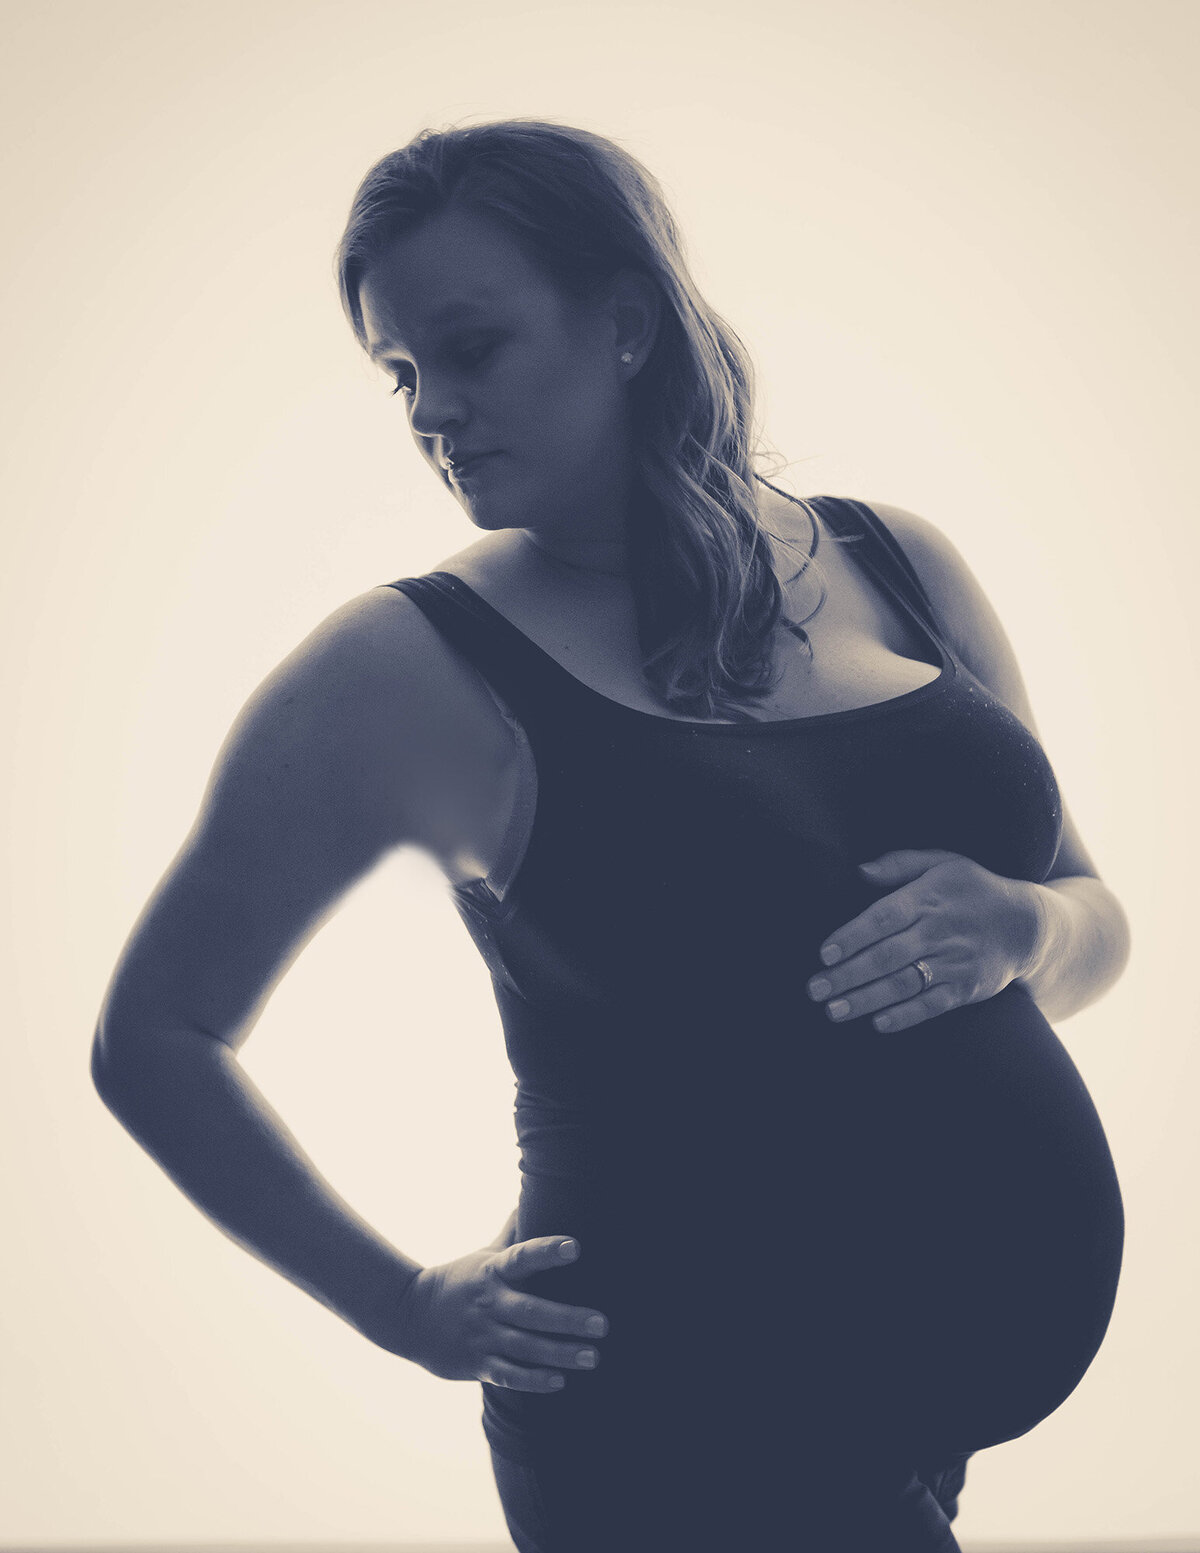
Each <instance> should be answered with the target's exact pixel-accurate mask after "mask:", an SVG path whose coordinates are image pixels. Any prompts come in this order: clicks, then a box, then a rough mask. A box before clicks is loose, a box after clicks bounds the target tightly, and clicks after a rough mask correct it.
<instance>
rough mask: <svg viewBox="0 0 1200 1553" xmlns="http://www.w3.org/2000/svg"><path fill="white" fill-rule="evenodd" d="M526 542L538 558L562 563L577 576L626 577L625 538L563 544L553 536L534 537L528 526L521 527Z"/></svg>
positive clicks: (616, 578) (627, 569) (617, 578)
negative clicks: (525, 527)
mask: <svg viewBox="0 0 1200 1553" xmlns="http://www.w3.org/2000/svg"><path fill="white" fill-rule="evenodd" d="M521 533H522V536H523V537H524V539H525V542H526V545H527V546H528V547H529V548H530V549H531V550H533V551H535V552H536V554H537V556H538V558H539V559H540V560H543V561H549V562H550V563H551V564H552V565H553V566H561V567H565V568H566V569H567V570H568V571H571V572H574V573H575V574H576V575H577V576H580V577H594V578H599V577H610V578H613V579H614V580H618V581H627V580H628V578H629V562H628V555H627V552H626V548H625V542H624V540H620V539H595V540H587V539H585V540H582V541H579V542H572V543H569V544H564V543H563V542H562V541H561V540H559V539H557V538H555V539H550V540H547V539H546V538H544V537H542V536H538V537H535V536H534V535H533V534H532V533H530V531H529V530H528V529H522V530H521Z"/></svg>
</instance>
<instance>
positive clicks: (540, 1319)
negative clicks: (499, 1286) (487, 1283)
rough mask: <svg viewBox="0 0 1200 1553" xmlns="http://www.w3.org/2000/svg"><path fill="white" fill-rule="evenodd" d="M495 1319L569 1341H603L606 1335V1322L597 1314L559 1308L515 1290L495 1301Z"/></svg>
mask: <svg viewBox="0 0 1200 1553" xmlns="http://www.w3.org/2000/svg"><path fill="white" fill-rule="evenodd" d="M496 1316H497V1319H498V1320H501V1321H507V1322H508V1323H509V1325H510V1326H514V1327H524V1328H525V1329H526V1330H527V1331H532V1332H559V1333H563V1334H565V1335H567V1336H571V1337H605V1336H606V1335H607V1333H608V1320H607V1318H606V1317H605V1316H603V1315H602V1314H601V1313H600V1311H598V1310H589V1309H588V1308H587V1307H586V1306H584V1305H560V1304H558V1303H557V1302H556V1301H554V1300H545V1299H542V1298H540V1297H539V1296H538V1295H536V1294H527V1293H524V1292H520V1291H517V1290H515V1289H514V1290H511V1291H509V1292H507V1293H506V1294H504V1296H503V1297H502V1298H500V1299H498V1300H497V1302H496ZM593 1323H594V1325H593Z"/></svg>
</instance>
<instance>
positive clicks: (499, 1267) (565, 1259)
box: [491, 1235, 579, 1283]
mask: <svg viewBox="0 0 1200 1553" xmlns="http://www.w3.org/2000/svg"><path fill="white" fill-rule="evenodd" d="M578 1257H579V1242H578V1241H577V1240H572V1239H570V1238H568V1237H564V1236H562V1235H538V1236H536V1237H535V1238H534V1239H533V1240H518V1241H517V1243H516V1245H515V1246H509V1247H508V1249H507V1250H506V1251H504V1252H502V1253H501V1255H500V1256H499V1257H498V1258H497V1259H496V1260H495V1261H494V1262H493V1263H492V1264H491V1265H492V1266H493V1267H494V1268H495V1269H496V1271H497V1272H498V1273H499V1275H500V1277H501V1278H503V1279H504V1281H505V1283H519V1282H520V1281H521V1279H522V1278H530V1277H532V1276H533V1274H534V1273H541V1272H545V1271H546V1269H547V1268H550V1267H569V1266H570V1264H571V1263H572V1262H574V1261H577V1260H578Z"/></svg>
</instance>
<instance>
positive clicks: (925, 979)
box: [913, 960, 933, 992]
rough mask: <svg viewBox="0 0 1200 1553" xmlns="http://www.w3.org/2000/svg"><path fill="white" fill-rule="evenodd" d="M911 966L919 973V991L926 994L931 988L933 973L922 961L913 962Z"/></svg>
mask: <svg viewBox="0 0 1200 1553" xmlns="http://www.w3.org/2000/svg"><path fill="white" fill-rule="evenodd" d="M913 965H914V966H915V967H916V969H917V970H918V971H920V973H921V982H922V987H921V991H922V992H928V991H929V989H930V987H932V986H933V972H932V971H931V970H930V969H929V967H928V966H927V965H926V964H925V961H924V960H914V961H913Z"/></svg>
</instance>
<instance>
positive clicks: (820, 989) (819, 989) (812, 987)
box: [808, 976, 833, 998]
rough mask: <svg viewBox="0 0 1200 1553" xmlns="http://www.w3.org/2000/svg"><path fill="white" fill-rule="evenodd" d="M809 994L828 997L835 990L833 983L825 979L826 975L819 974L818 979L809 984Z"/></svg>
mask: <svg viewBox="0 0 1200 1553" xmlns="http://www.w3.org/2000/svg"><path fill="white" fill-rule="evenodd" d="M808 991H809V995H810V996H811V997H814V998H827V997H828V996H829V994H830V993H831V992H832V991H833V983H832V982H828V981H826V980H825V978H824V976H818V977H817V979H816V981H810V982H809V984H808Z"/></svg>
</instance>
